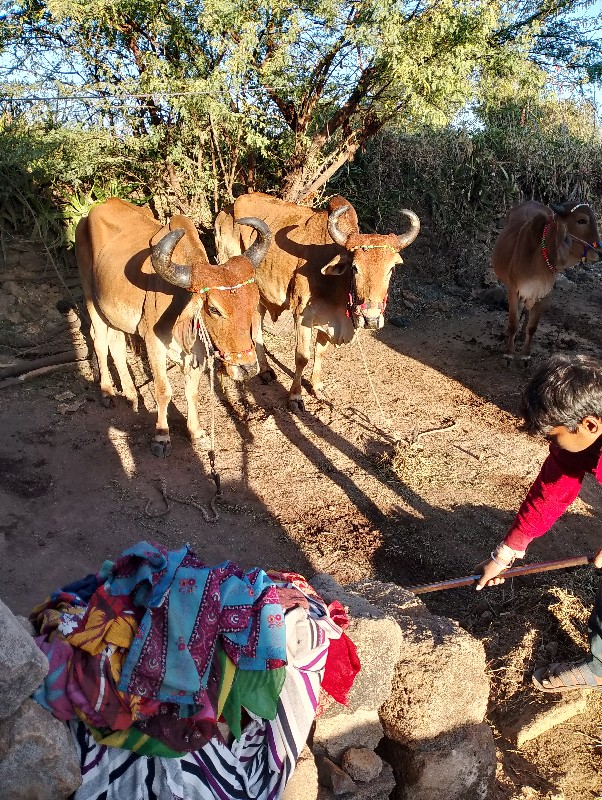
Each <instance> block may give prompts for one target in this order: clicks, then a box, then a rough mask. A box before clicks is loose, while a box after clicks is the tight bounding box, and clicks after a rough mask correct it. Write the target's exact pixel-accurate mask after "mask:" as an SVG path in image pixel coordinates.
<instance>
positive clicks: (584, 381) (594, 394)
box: [522, 353, 602, 434]
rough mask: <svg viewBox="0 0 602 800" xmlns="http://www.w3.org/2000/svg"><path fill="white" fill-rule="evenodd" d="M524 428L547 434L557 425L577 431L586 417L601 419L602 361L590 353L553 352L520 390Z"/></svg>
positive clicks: (530, 431) (532, 431)
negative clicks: (569, 354) (521, 390)
mask: <svg viewBox="0 0 602 800" xmlns="http://www.w3.org/2000/svg"><path fill="white" fill-rule="evenodd" d="M522 414H523V417H524V420H525V422H524V425H523V428H524V430H526V431H528V432H529V433H543V434H546V433H549V431H550V429H551V428H555V427H556V426H558V425H564V426H566V427H567V428H568V429H569V430H570V431H576V430H577V428H578V426H579V423H580V422H581V421H582V420H583V419H584V418H585V417H590V416H591V417H600V418H601V419H602V364H601V363H600V362H599V361H597V360H596V359H595V358H592V357H591V356H584V355H571V356H568V355H563V354H561V353H556V355H553V356H552V357H551V358H549V359H548V360H547V361H545V362H544V363H543V364H542V365H541V366H540V367H539V369H538V370H537V372H536V373H535V375H534V376H533V377H532V378H531V380H530V381H529V383H528V385H527V387H526V388H525V391H524V393H523V403H522Z"/></svg>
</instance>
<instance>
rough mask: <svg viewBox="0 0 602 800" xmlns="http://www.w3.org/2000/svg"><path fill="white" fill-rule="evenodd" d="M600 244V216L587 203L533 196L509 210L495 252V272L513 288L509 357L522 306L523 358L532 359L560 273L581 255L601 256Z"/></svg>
mask: <svg viewBox="0 0 602 800" xmlns="http://www.w3.org/2000/svg"><path fill="white" fill-rule="evenodd" d="M599 244H600V242H599V234H598V226H597V224H596V218H595V216H594V213H593V211H592V209H591V208H590V207H589V206H588V205H587V203H564V204H563V205H560V206H550V207H548V206H544V205H542V204H541V203H536V202H535V201H534V200H529V201H528V202H526V203H523V204H522V205H520V206H517V207H516V208H513V209H511V210H510V211H509V213H508V217H507V218H506V227H505V228H504V229H503V230H502V232H501V233H500V235H499V236H498V238H497V240H496V242H495V245H494V246H493V253H492V262H493V269H494V271H495V274H496V275H497V277H498V278H499V279H500V281H502V283H505V284H506V287H507V288H508V332H507V333H508V338H507V341H506V359H507V360H508V363H510V361H511V359H512V357H513V355H514V340H515V337H516V333H517V331H518V324H519V317H520V311H521V308H520V307H521V306H522V305H523V304H524V308H525V310H526V318H525V323H524V328H525V341H524V344H523V348H522V353H521V358H522V360H523V362H527V361H528V359H529V358H530V350H531V340H532V338H533V334H534V333H535V331H536V329H537V325H538V323H539V319H540V317H541V314H542V312H543V311H544V309H545V307H546V305H547V300H546V298H547V296H548V294H549V293H550V292H551V290H552V287H553V286H554V281H555V280H556V275H557V274H558V273H559V272H562V271H563V270H565V269H566V268H567V267H570V266H573V265H574V264H576V263H577V262H578V261H579V260H584V261H589V262H593V261H598V259H599V258H600V255H601V254H602V252H601V251H600V250H599V249H598V247H599Z"/></svg>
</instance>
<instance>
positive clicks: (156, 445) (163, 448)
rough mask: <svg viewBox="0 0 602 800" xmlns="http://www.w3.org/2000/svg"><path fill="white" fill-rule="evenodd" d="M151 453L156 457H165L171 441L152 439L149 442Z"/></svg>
mask: <svg viewBox="0 0 602 800" xmlns="http://www.w3.org/2000/svg"><path fill="white" fill-rule="evenodd" d="M151 453H152V454H153V455H154V456H156V457H157V458H167V456H168V455H169V454H170V453H171V442H158V441H157V440H156V439H153V440H152V442H151Z"/></svg>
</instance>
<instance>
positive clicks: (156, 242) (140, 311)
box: [75, 198, 271, 457]
mask: <svg viewBox="0 0 602 800" xmlns="http://www.w3.org/2000/svg"><path fill="white" fill-rule="evenodd" d="M241 223H242V224H243V225H250V226H252V227H253V228H255V229H256V230H257V231H258V239H257V242H256V243H255V244H253V245H252V246H251V247H250V248H249V249H248V250H247V251H246V252H245V253H244V255H242V256H238V257H237V258H232V259H230V260H229V261H228V263H226V264H223V265H221V266H213V265H211V264H210V263H209V259H208V258H207V254H206V252H205V249H204V247H203V245H202V244H201V241H200V239H199V236H198V233H197V231H196V229H195V227H194V225H193V223H192V222H191V221H190V220H189V219H187V218H186V217H183V216H175V217H172V219H171V221H170V222H169V224H168V225H166V226H162V225H161V223H160V222H157V220H155V219H154V217H153V215H152V213H151V212H150V211H149V210H148V209H144V208H139V207H137V206H134V205H131V204H130V203H127V202H125V200H119V199H118V198H111V199H110V200H107V201H106V202H104V203H102V204H100V205H98V206H94V208H92V210H91V211H90V213H89V215H88V217H87V218H84V219H82V220H81V221H80V223H79V225H78V226H77V231H76V234H75V251H76V255H77V263H78V267H79V274H80V277H81V282H82V286H83V289H84V296H85V300H86V306H87V308H88V312H89V314H90V319H91V322H92V326H91V334H92V338H93V340H94V349H95V351H96V356H97V358H98V365H99V369H100V386H101V392H102V397H103V402H104V403H105V404H110V403H111V402H112V398H113V397H114V395H115V394H116V392H115V387H114V386H113V382H112V380H111V376H110V373H109V368H108V353H109V352H110V353H111V356H112V358H113V361H114V362H115V366H116V368H117V372H118V374H119V380H120V381H121V387H122V390H123V393H124V394H125V396H126V397H127V398H128V400H130V402H131V403H132V406H133V407H134V409H135V410H137V408H138V395H137V392H136V388H135V386H134V383H133V381H132V378H131V375H130V373H129V369H128V366H127V363H126V341H125V335H124V334H126V333H128V334H139V335H140V336H141V337H142V338H143V339H144V341H145V343H146V349H147V353H148V359H149V363H150V366H151V369H152V373H153V379H154V383H155V394H156V400H157V424H156V431H155V436H154V439H153V441H152V444H151V449H152V451H153V453H154V454H155V455H156V456H163V457H164V456H167V455H169V452H170V450H171V444H170V438H169V427H168V424H167V406H168V405H169V401H170V400H171V386H170V383H169V380H168V378H167V358H168V357H169V358H170V360H172V361H175V362H176V363H178V364H179V365H180V367H181V369H182V371H183V372H184V375H185V393H186V400H187V403H188V419H187V425H188V431H189V433H190V436H191V438H192V439H193V441H195V440H197V441H198V440H200V439H201V438H203V437H204V435H205V434H204V431H203V430H202V428H201V426H200V423H199V417H198V411H197V401H198V388H199V379H200V373H201V370H200V365H202V364H203V363H204V360H205V351H204V347H203V344H202V342H201V341H200V339H199V331H200V333H201V335H204V334H205V333H207V334H208V337H209V339H210V341H211V342H212V344H213V348H214V349H215V355H216V356H217V357H218V358H219V359H221V361H222V362H223V364H224V366H225V368H226V371H227V373H228V374H229V375H230V376H231V377H232V378H234V379H236V380H240V379H242V378H245V377H247V376H251V375H254V374H256V372H257V359H256V352H255V347H254V344H253V341H252V337H251V328H252V323H253V317H254V314H255V313H256V309H257V304H258V302H259V292H258V291H257V285H256V283H255V269H256V268H257V266H258V264H259V263H260V262H261V260H262V258H263V257H264V255H265V253H266V251H267V249H268V247H269V244H270V240H271V235H270V232H269V229H268V227H267V225H266V224H265V223H264V222H262V221H261V220H256V219H247V220H241ZM172 257H173V260H172ZM178 261H179V262H180V263H177V262H178Z"/></svg>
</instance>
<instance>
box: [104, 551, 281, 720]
mask: <svg viewBox="0 0 602 800" xmlns="http://www.w3.org/2000/svg"><path fill="white" fill-rule="evenodd" d="M106 588H107V591H108V592H109V593H110V594H113V595H119V594H130V595H131V596H132V597H133V598H134V600H135V602H136V604H137V605H143V606H145V607H146V613H145V614H144V617H143V618H142V621H141V623H140V626H139V628H138V632H137V634H136V637H135V638H134V641H133V643H132V646H131V647H130V650H129V652H128V655H127V657H126V660H125V663H124V665H123V670H122V673H121V680H120V682H119V685H118V688H119V689H120V690H121V691H124V692H129V693H130V694H135V695H140V696H142V697H154V698H156V699H159V700H165V701H168V702H175V703H182V704H185V703H199V702H201V703H202V699H203V696H204V690H206V689H207V687H208V681H209V679H210V674H211V663H212V659H213V656H214V653H215V647H216V643H217V641H218V640H219V642H220V644H221V646H222V648H223V649H224V651H225V652H226V653H227V655H228V656H229V657H230V659H231V660H232V661H233V662H234V663H235V664H236V665H237V666H238V667H239V668H240V669H245V670H265V669H276V668H278V667H282V666H284V665H285V664H286V637H285V629H284V612H283V609H282V606H281V604H280V603H279V602H278V595H277V592H276V587H275V584H274V583H273V581H272V580H270V578H269V577H268V576H267V575H266V573H265V572H264V571H263V570H260V569H253V570H250V571H249V572H246V573H245V572H243V571H242V570H241V568H240V567H238V566H237V565H236V564H234V563H233V562H231V561H224V562H223V563H222V564H218V565H217V566H216V567H208V566H207V565H206V564H205V563H204V562H202V561H201V560H200V559H198V558H197V556H196V555H195V554H194V553H193V552H192V550H190V548H189V547H188V546H185V547H183V548H181V549H180V550H177V551H168V550H167V549H166V548H164V547H162V546H161V545H153V544H150V543H149V542H140V543H138V544H137V545H134V546H133V547H131V548H129V549H128V550H126V551H124V553H123V554H122V556H121V557H120V558H119V559H118V560H117V562H116V564H115V566H114V567H113V571H112V574H111V576H110V577H109V579H108V581H107V584H106Z"/></svg>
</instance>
